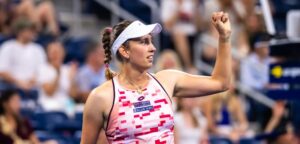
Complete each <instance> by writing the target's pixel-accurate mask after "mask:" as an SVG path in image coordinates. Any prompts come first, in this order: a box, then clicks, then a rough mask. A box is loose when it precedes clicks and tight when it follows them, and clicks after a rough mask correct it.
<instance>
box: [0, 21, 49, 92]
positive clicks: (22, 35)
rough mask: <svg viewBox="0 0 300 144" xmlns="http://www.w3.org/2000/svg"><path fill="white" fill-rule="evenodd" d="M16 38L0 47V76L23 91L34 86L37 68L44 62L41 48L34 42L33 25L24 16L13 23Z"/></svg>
mask: <svg viewBox="0 0 300 144" xmlns="http://www.w3.org/2000/svg"><path fill="white" fill-rule="evenodd" d="M14 30H15V32H16V35H17V36H16V39H13V40H9V41H6V42H5V43H3V45H2V46H1V49H0V78H1V79H2V80H4V81H6V82H8V83H10V84H13V85H15V86H17V87H18V88H20V89H21V90H23V91H30V90H33V89H34V88H35V86H36V75H37V73H38V69H39V68H40V67H41V65H42V64H44V63H45V62H46V56H45V52H44V51H43V48H42V47H41V46H40V45H38V44H36V43H34V42H33V39H34V37H35V34H36V32H35V26H34V24H33V23H32V22H31V21H29V20H27V19H24V18H20V19H18V20H17V21H16V23H15V25H14Z"/></svg>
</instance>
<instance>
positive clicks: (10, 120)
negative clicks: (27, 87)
mask: <svg viewBox="0 0 300 144" xmlns="http://www.w3.org/2000/svg"><path fill="white" fill-rule="evenodd" d="M20 106H21V102H20V96H19V95H18V93H17V92H16V91H13V90H6V91H3V92H1V93H0V141H1V143H3V144H28V143H33V144H39V143H40V141H39V140H38V138H37V137H36V135H35V134H34V130H33V129H32V127H31V125H30V123H29V121H28V120H27V119H24V118H22V116H21V115H20ZM44 144H57V142H56V141H53V140H49V141H46V142H44Z"/></svg>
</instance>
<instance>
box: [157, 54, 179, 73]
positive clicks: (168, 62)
mask: <svg viewBox="0 0 300 144" xmlns="http://www.w3.org/2000/svg"><path fill="white" fill-rule="evenodd" d="M165 69H176V70H182V66H181V64H180V62H179V58H178V55H177V54H176V53H175V52H174V51H172V50H164V51H163V52H161V53H160V55H159V57H158V59H157V62H156V65H155V71H157V72H158V71H161V70H165Z"/></svg>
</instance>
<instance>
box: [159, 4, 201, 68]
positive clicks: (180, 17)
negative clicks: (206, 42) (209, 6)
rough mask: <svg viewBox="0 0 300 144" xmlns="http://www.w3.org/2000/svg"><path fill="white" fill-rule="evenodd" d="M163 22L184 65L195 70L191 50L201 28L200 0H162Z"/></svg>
mask: <svg viewBox="0 0 300 144" xmlns="http://www.w3.org/2000/svg"><path fill="white" fill-rule="evenodd" d="M161 6H162V10H161V12H162V22H163V24H164V27H165V28H166V30H167V32H168V33H169V34H170V35H171V38H172V40H173V42H174V46H175V48H176V50H177V51H178V53H179V55H180V58H181V60H182V61H183V66H184V68H185V69H186V70H188V71H192V72H193V71H195V70H196V69H195V67H194V64H193V61H192V56H191V52H190V51H191V50H192V46H193V44H194V42H193V41H194V39H195V36H196V34H197V32H198V31H199V30H200V29H201V19H202V18H201V17H200V16H201V14H200V6H201V5H200V3H199V1H198V0H175V1H174V0H162V3H161Z"/></svg>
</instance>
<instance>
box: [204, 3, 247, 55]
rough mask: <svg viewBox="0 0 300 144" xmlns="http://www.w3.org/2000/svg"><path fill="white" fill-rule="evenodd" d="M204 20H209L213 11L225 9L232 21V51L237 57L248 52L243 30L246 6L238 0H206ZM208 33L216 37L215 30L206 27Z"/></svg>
mask: <svg viewBox="0 0 300 144" xmlns="http://www.w3.org/2000/svg"><path fill="white" fill-rule="evenodd" d="M204 7H205V12H206V13H205V22H206V23H207V22H210V16H211V15H212V13H213V12H215V11H225V12H228V13H229V15H230V19H231V21H232V27H234V29H232V38H231V41H232V46H233V50H232V51H233V53H235V54H236V55H237V56H238V57H242V58H244V57H246V56H247V55H248V53H249V50H250V47H249V42H248V41H247V40H248V38H247V35H246V34H247V33H246V31H245V22H247V21H248V20H246V19H245V18H246V17H247V13H246V11H245V8H246V6H245V5H244V3H243V2H242V1H240V0H206V1H205V4H204ZM208 33H209V34H210V35H212V36H213V37H216V34H217V33H216V31H215V30H214V29H213V28H212V27H210V28H208Z"/></svg>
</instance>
